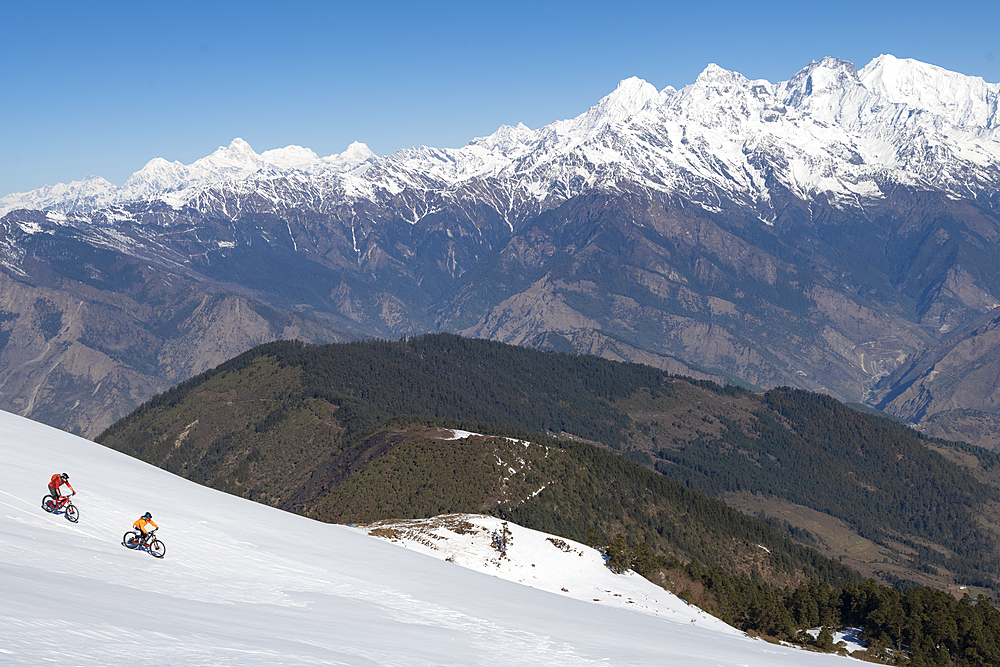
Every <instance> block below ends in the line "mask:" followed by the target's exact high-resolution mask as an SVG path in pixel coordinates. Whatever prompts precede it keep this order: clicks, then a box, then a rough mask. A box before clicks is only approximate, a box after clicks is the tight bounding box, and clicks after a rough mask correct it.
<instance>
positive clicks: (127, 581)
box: [0, 413, 846, 666]
mask: <svg viewBox="0 0 1000 667" xmlns="http://www.w3.org/2000/svg"><path fill="white" fill-rule="evenodd" d="M0 458H2V461H3V465H2V466H0V580H2V581H3V595H2V596H0V656H2V659H0V661H2V662H3V664H5V665H37V664H41V663H42V662H50V661H51V662H62V663H70V664H76V665H99V664H119V663H123V662H126V661H127V662H128V663H129V664H136V665H153V664H156V665H165V664H169V665H181V666H183V665H201V664H207V663H211V664H218V665H229V664H231V665H441V664H462V665H497V664H502V665H589V664H610V665H650V664H662V663H665V662H669V663H671V664H680V665H692V666H697V665H705V666H709V665H712V666H715V665H761V666H769V665H775V666H779V665H789V666H791V665H812V664H816V665H820V664H843V661H844V660H846V658H841V657H837V656H833V655H821V654H814V653H808V652H804V651H801V650H796V649H791V648H786V647H778V646H774V645H771V644H767V643H765V642H763V641H759V640H753V639H750V638H748V637H745V636H743V635H742V634H740V633H738V632H736V631H734V630H733V629H732V628H728V627H727V626H724V625H723V624H721V623H720V622H718V621H715V620H714V619H711V618H710V617H707V616H705V615H703V614H701V613H700V612H699V611H698V610H696V609H694V608H691V607H688V606H687V605H685V604H684V603H683V602H680V601H678V600H677V599H676V598H673V596H671V595H670V594H669V593H666V592H664V591H662V590H660V589H658V588H656V587H655V586H652V584H648V582H646V584H644V583H643V581H642V580H640V579H639V578H637V577H634V576H627V577H615V576H614V575H611V574H610V573H608V572H607V570H605V569H604V568H602V567H601V566H600V564H599V563H597V562H591V561H593V560H594V559H593V558H592V557H591V556H590V555H586V554H585V555H579V554H578V553H577V551H578V550H580V553H582V549H583V548H582V547H580V546H579V545H570V544H566V543H564V544H565V546H566V548H567V549H568V551H565V550H562V549H559V548H558V547H557V545H555V544H554V543H552V542H547V541H546V539H547V537H546V536H543V535H542V534H534V533H533V531H525V530H523V529H520V528H518V527H512V528H513V532H514V541H513V543H512V545H511V548H510V550H509V560H510V562H511V563H514V562H516V563H517V564H518V567H520V568H521V569H524V568H525V567H527V568H528V569H531V568H530V563H528V562H527V561H532V562H533V563H534V564H535V565H536V566H537V567H536V568H534V569H535V570H536V571H537V573H538V575H539V577H540V578H543V579H545V583H546V584H547V585H548V586H550V587H551V586H552V585H556V584H558V583H559V581H562V582H564V583H566V584H567V585H566V586H565V587H566V588H570V586H572V587H573V588H575V589H578V591H582V590H584V589H594V590H597V589H601V591H602V592H601V593H600V595H601V596H603V597H605V598H608V599H609V600H611V601H614V600H615V599H616V598H615V594H616V593H618V594H619V595H621V596H622V598H624V599H626V600H633V601H638V598H640V597H642V596H645V598H643V600H642V602H643V603H644V604H643V605H642V606H643V608H642V609H631V608H622V607H638V606H639V605H638V604H635V603H633V604H631V605H630V604H629V603H628V602H624V603H622V604H620V605H618V606H615V605H614V604H613V603H607V602H605V603H600V602H594V601H593V600H591V601H584V600H580V599H572V598H571V597H567V596H566V595H556V594H553V593H551V592H547V591H545V590H539V588H545V585H537V587H534V588H533V587H531V586H525V585H521V584H518V583H514V582H512V581H505V580H504V579H503V578H501V577H498V576H487V575H486V574H484V573H483V572H476V571H473V570H471V569H468V568H467V567H461V566H460V565H458V564H455V563H457V562H458V561H459V560H460V559H459V558H457V557H452V561H454V562H447V561H444V560H440V559H438V558H428V557H426V556H425V555H423V554H420V553H414V552H413V550H408V549H401V548H399V547H398V546H395V545H392V544H386V543H384V542H382V541H381V540H379V539H374V538H372V537H370V536H369V535H366V534H365V533H364V532H363V531H362V530H360V529H357V528H351V527H347V526H337V525H327V524H321V523H317V522H314V521H311V520H308V519H305V518H303V517H300V516H296V515H291V514H287V513H284V512H281V511H279V510H275V509H273V508H270V507H266V506H263V505H257V504H255V503H252V502H249V501H245V500H241V499H238V498H235V497H233V496H230V495H227V494H224V493H221V492H218V491H214V490H211V489H207V488H204V487H201V486H198V485H196V484H194V483H191V482H188V481H185V480H182V479H180V478H178V477H175V476H173V475H171V474H169V473H167V472H164V471H162V470H159V469H157V468H154V467H151V466H148V465H146V464H144V463H141V462H139V461H136V460H134V459H131V458H128V457H126V456H124V455H121V454H119V453H117V452H114V451H112V450H109V449H105V448H103V447H101V446H99V445H97V444H95V443H92V442H90V441H87V440H83V439H81V438H77V437H75V436H71V435H69V434H66V433H63V432H60V431H57V430H54V429H51V428H48V427H45V426H41V425H39V424H37V423H35V422H31V421H29V420H26V419H23V418H20V417H16V416H13V415H10V414H8V413H0ZM62 470H66V471H68V472H69V473H70V475H71V481H72V482H73V483H74V485H75V487H76V489H77V491H78V495H77V496H76V498H75V499H74V500H75V502H76V504H77V506H78V507H79V508H80V515H81V519H80V522H79V523H78V524H71V523H69V522H67V521H65V520H64V519H63V517H62V516H61V515H49V514H46V513H45V512H44V511H43V510H42V509H41V508H40V507H39V506H38V501H39V499H40V498H41V496H42V495H43V494H44V492H45V483H46V480H47V479H48V477H49V476H50V475H51V474H52V472H54V471H62ZM144 511H150V512H151V513H152V514H153V517H154V519H155V520H156V522H157V523H158V524H159V526H160V529H159V531H158V534H159V536H160V537H161V539H162V540H163V541H164V543H165V544H166V546H167V552H166V557H165V558H164V559H162V560H156V559H153V558H151V557H150V556H149V555H148V554H146V553H143V552H137V551H129V550H127V549H126V548H124V546H122V544H121V536H122V533H124V532H125V530H126V529H128V527H129V526H130V525H131V523H132V521H133V520H134V519H135V518H136V517H138V516H139V515H140V514H141V513H142V512H144ZM470 520H471V521H474V522H477V523H478V522H482V521H484V519H479V518H475V517H472V518H471V519H470ZM484 525H485V524H484ZM486 527H487V528H489V526H486ZM444 539H445V541H446V542H448V543H450V544H451V545H452V548H453V549H455V550H457V553H460V554H464V555H465V557H468V558H469V559H473V560H474V559H475V558H476V557H477V554H478V555H479V556H482V555H484V554H479V553H478V552H477V551H476V547H474V545H473V544H472V542H471V541H466V542H464V543H463V542H462V541H461V540H457V539H455V538H454V537H445V538H444ZM522 545H523V546H522ZM547 545H551V549H549V548H548V546H547ZM518 549H522V550H523V553H522V554H521V555H516V554H517V550H518ZM560 559H563V562H564V563H565V561H566V560H572V559H576V560H580V561H583V563H584V564H583V565H581V566H580V567H578V568H575V569H574V568H569V567H568V566H566V565H561V566H558V567H553V565H554V564H556V563H559V562H560ZM470 562H471V561H470ZM469 564H470V563H466V565H469ZM595 568H596V569H595ZM479 569H483V568H479ZM486 569H488V568H486ZM560 577H561V579H560V580H559V581H556V579H557V578H560ZM525 583H530V582H527V581H526V582H525ZM647 584H648V585H647ZM572 594H573V590H572V589H570V591H569V595H572ZM587 595H590V593H589V591H588V592H587ZM580 597H584V596H583V595H580ZM593 597H599V595H598V594H594V595H593ZM653 597H655V598H656V600H655V601H653V602H650V601H649V600H650V599H651V598H653Z"/></svg>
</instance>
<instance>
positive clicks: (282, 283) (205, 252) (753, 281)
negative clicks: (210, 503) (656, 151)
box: [0, 183, 1000, 435]
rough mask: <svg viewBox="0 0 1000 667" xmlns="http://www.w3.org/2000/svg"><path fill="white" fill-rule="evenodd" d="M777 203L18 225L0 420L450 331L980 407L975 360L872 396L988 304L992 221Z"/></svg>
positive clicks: (617, 200) (200, 215) (885, 205)
mask: <svg viewBox="0 0 1000 667" xmlns="http://www.w3.org/2000/svg"><path fill="white" fill-rule="evenodd" d="M292 185H293V184H292V183H285V186H287V187H288V188H291V187H292ZM771 195H772V203H773V204H774V205H776V206H777V207H778V210H780V214H779V215H777V216H776V217H775V219H774V220H773V221H771V222H769V223H767V224H765V223H763V222H762V221H761V219H760V218H759V217H758V216H757V215H756V214H755V213H754V212H753V211H752V209H748V208H747V207H746V205H745V203H742V202H736V201H732V200H725V199H721V198H720V204H719V206H718V207H715V208H710V207H707V206H704V205H697V204H693V203H691V202H690V201H685V200H683V199H680V198H678V197H674V196H667V195H663V194H662V193H653V192H650V191H647V190H640V189H635V190H634V191H633V190H629V189H628V188H627V187H625V186H624V185H623V187H622V189H621V190H620V191H618V192H614V193H609V192H595V193H588V194H582V195H579V196H576V197H572V198H570V199H567V200H566V201H564V202H562V203H556V204H553V205H552V207H551V208H547V209H545V210H542V211H540V212H538V213H536V214H528V213H523V212H522V213H521V217H520V218H518V219H517V221H516V222H517V224H516V225H515V224H513V223H510V224H507V223H505V222H504V221H502V220H499V219H497V218H496V215H495V211H491V210H488V209H487V208H486V207H482V206H481V207H480V208H469V205H468V203H467V202H464V201H458V200H456V201H452V200H450V199H448V198H443V199H441V200H440V201H436V203H435V207H436V208H434V210H433V212H432V213H428V214H427V215H425V216H424V217H422V218H420V219H419V221H417V222H411V221H410V220H409V219H408V218H405V217H402V216H401V214H400V213H399V211H398V210H397V208H394V207H397V206H402V205H403V203H406V202H408V201H409V200H406V198H405V197H403V198H400V199H398V200H395V199H394V200H392V201H388V202H385V203H382V204H380V205H379V206H375V205H365V206H359V207H357V208H352V207H350V206H348V205H347V204H343V205H339V204H338V205H336V206H333V207H332V208H331V209H330V210H324V211H320V210H315V209H310V208H309V207H310V206H311V204H309V203H308V201H306V200H303V202H301V203H300V204H298V205H297V206H290V207H286V208H275V207H274V205H273V202H267V201H265V200H262V199H261V198H260V197H258V196H256V195H255V193H253V192H250V193H245V194H233V193H229V194H228V195H227V197H228V198H225V197H223V196H222V195H221V193H220V195H219V199H218V200H214V199H212V197H209V196H208V194H207V193H206V195H205V198H204V199H203V200H200V201H199V203H198V205H199V206H200V207H202V208H197V209H196V208H190V207H189V208H180V209H173V208H171V207H168V206H165V205H162V204H157V205H155V206H154V205H152V204H149V205H145V204H143V205H138V204H137V205H135V206H134V207H133V209H134V210H133V209H129V211H130V213H129V215H130V216H131V217H130V218H128V219H125V220H124V221H122V220H120V219H119V218H113V219H112V218H107V217H101V216H97V215H95V216H94V217H92V218H90V219H88V220H86V221H84V222H76V223H71V222H59V223H58V224H57V223H55V222H53V221H52V220H50V219H49V218H48V217H47V216H46V215H45V214H43V213H40V212H34V211H14V212H11V213H9V214H8V215H7V216H5V217H4V218H3V219H2V220H0V255H2V257H0V259H2V261H0V272H2V273H3V276H4V277H3V292H2V296H0V308H2V309H3V312H2V313H0V319H2V321H0V342H2V343H3V345H2V347H0V392H2V394H0V408H2V409H8V410H11V411H13V412H17V413H19V414H23V415H25V416H29V417H32V418H35V419H38V420H40V421H44V422H46V423H50V424H53V425H55V426H59V427H62V428H67V429H69V430H74V431H76V432H78V433H85V434H89V435H93V434H94V433H96V432H97V431H99V430H100V427H101V426H103V425H107V424H108V423H110V422H111V421H113V420H114V419H115V418H117V417H119V416H122V415H124V414H125V413H126V412H127V411H128V410H129V409H130V408H131V407H132V406H134V405H136V404H138V402H141V400H143V399H144V398H146V397H148V396H150V395H152V394H153V393H156V392H158V391H162V390H163V389H164V388H166V387H168V386H170V385H171V384H173V383H175V382H177V381H179V380H183V379H185V378H186V377H190V375H191V374H193V373H196V372H197V371H199V370H201V369H204V368H207V367H210V366H211V365H213V364H215V363H218V362H219V361H221V360H223V359H225V358H227V357H229V356H232V355H233V354H236V353H238V352H240V351H242V350H244V349H247V348H248V347H250V346H252V345H253V344H255V343H257V342H263V341H266V340H272V339H275V338H288V337H298V338H301V339H302V340H305V341H312V342H324V341H337V340H347V339H357V338H360V337H365V336H369V337H377V338H384V339H398V338H399V337H401V336H411V335H416V334H420V333H425V332H434V331H450V332H456V333H462V334H463V335H466V336H473V337H482V338H489V339H493V340H500V341H503V342H509V343H515V344H519V345H523V346H528V347H535V348H538V349H544V350H555V351H564V352H575V353H589V354H597V355H601V356H604V357H606V358H610V359H616V360H626V361H638V362H642V363H646V364H650V365H653V366H655V367H657V368H661V369H665V370H668V371H670V372H674V373H680V374H684V375H689V376H693V377H702V378H704V377H713V378H716V379H718V380H719V381H722V382H737V383H740V384H743V385H744V386H751V387H758V388H762V389H767V388H771V387H776V386H794V387H799V388H803V389H808V390H810V391H819V392H823V393H828V394H830V395H832V396H834V397H836V398H838V399H839V400H842V401H845V402H856V403H867V404H870V405H872V404H876V403H878V404H879V405H882V406H883V409H884V410H885V411H886V412H889V413H891V414H895V415H897V416H900V417H902V418H905V419H911V420H918V419H923V418H926V417H929V416H931V415H932V414H933V413H934V412H935V411H942V410H952V409H959V408H965V409H969V408H972V409H977V410H981V411H985V412H988V413H992V412H993V411H994V410H993V408H991V407H990V406H989V405H987V404H986V403H987V402H986V401H983V400H979V398H978V397H981V396H988V395H990V394H991V393H992V392H993V391H994V390H995V389H996V387H997V382H996V381H995V378H994V380H990V379H989V369H990V368H994V367H993V366H990V365H989V363H988V359H989V358H990V357H989V355H988V354H979V353H977V354H978V358H980V359H982V360H983V361H984V364H985V365H984V366H983V372H982V373H979V374H972V375H969V374H964V375H960V376H959V375H956V382H957V384H955V385H954V386H955V388H956V390H955V391H953V392H951V394H950V395H951V396H952V397H953V399H947V400H946V399H944V398H942V397H941V396H943V395H940V394H938V398H936V399H935V400H934V401H931V402H927V401H925V400H923V399H921V398H917V397H915V395H913V394H914V392H916V393H917V394H920V392H921V391H923V390H922V389H921V387H924V386H925V385H926V383H924V384H920V385H914V386H913V389H912V390H911V391H910V393H906V392H907V391H908V390H907V389H905V388H903V387H902V385H899V384H892V385H891V386H890V385H889V384H886V383H887V382H890V381H888V380H885V378H887V376H890V375H891V374H892V373H894V372H896V371H899V369H903V368H910V367H913V368H914V369H916V368H917V367H916V366H913V364H914V363H916V362H915V360H917V359H918V358H919V355H921V354H922V353H924V352H925V351H927V350H928V349H931V348H933V347H934V346H935V345H937V344H939V343H942V342H945V341H948V340H953V339H954V336H955V332H960V331H964V330H966V329H967V328H969V327H972V328H973V329H974V328H975V326H976V325H975V322H977V321H978V318H982V317H983V316H984V314H986V313H988V312H989V311H990V310H992V309H993V308H995V307H996V306H997V304H998V303H1000V297H998V295H1000V275H998V274H997V272H996V271H995V268H994V264H995V261H994V258H995V257H996V256H997V255H998V254H1000V214H998V212H997V211H998V209H997V208H996V207H995V206H993V205H992V204H991V203H990V202H988V201H973V200H956V199H954V198H950V197H948V196H946V195H944V194H939V193H928V192H921V191H917V190H912V189H904V188H898V187H897V188H895V189H894V190H892V191H891V192H890V193H889V194H888V195H887V197H886V198H885V199H883V200H880V201H879V202H876V203H873V204H872V205H871V206H868V207H867V208H864V209H863V210H861V209H857V208H851V207H843V206H838V205H834V203H826V202H823V201H821V200H820V201H811V202H809V203H806V202H804V201H802V200H800V199H798V198H797V197H796V196H795V195H794V194H793V193H790V192H788V191H787V190H783V189H782V188H781V187H780V185H779V184H774V187H773V189H772V190H771ZM289 196H291V195H289ZM720 197H721V195H720ZM206 202H215V203H214V206H216V207H217V208H211V207H209V208H204V207H207V206H208V204H207V203H206ZM401 202H402V203H401ZM410 204H412V202H410ZM410 204H407V205H410ZM231 210H236V211H241V212H242V213H241V214H240V216H239V217H237V218H236V219H232V218H227V217H224V216H223V211H231ZM39 229H40V230H44V232H38V231H36V230H39ZM48 304H51V305H48ZM254 304H257V305H254ZM74 323H75V324H74ZM988 334H989V332H988V331H984V332H982V334H977V336H976V338H977V340H978V341H979V343H978V345H979V346H980V347H983V348H985V347H990V346H992V345H993V342H992V339H991V338H990V336H989V335H988ZM77 344H78V345H79V347H76V345H77ZM970 354H971V353H970ZM924 365H926V363H924ZM921 367H922V366H921ZM914 372H916V371H914ZM939 375H940V374H939ZM912 377H913V374H912V373H910V374H909V375H907V380H906V382H910V378H912ZM937 378H938V376H935V378H934V380H931V379H928V382H930V381H936V380H937ZM880 383H881V384H880ZM983 383H985V384H983ZM911 384H912V382H911ZM962 386H964V387H965V388H964V389H960V387H962ZM924 393H926V391H924ZM890 395H892V396H893V398H892V399H887V398H886V397H887V396H890ZM921 395H922V394H921ZM90 396H93V397H94V398H93V399H91V398H89V397H90ZM77 401H79V402H77ZM920 406H922V407H920Z"/></svg>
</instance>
